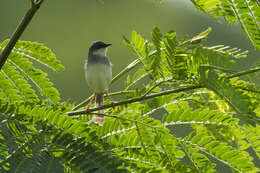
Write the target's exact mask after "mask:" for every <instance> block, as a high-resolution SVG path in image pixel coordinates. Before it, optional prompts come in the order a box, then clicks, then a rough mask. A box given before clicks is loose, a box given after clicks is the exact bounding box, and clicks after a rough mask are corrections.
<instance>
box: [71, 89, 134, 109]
mask: <svg viewBox="0 0 260 173" xmlns="http://www.w3.org/2000/svg"><path fill="white" fill-rule="evenodd" d="M131 92H134V91H132V90H129V91H117V92H113V93H109V94H108V95H104V97H111V96H117V95H123V94H129V93H131ZM92 97H93V94H92V95H91V96H90V97H88V98H87V99H85V100H84V101H82V102H81V103H79V104H78V105H76V106H75V107H74V108H73V109H72V110H73V111H75V110H77V109H79V108H80V107H82V106H83V105H84V104H86V103H87V102H89V101H90V99H91V98H92Z"/></svg>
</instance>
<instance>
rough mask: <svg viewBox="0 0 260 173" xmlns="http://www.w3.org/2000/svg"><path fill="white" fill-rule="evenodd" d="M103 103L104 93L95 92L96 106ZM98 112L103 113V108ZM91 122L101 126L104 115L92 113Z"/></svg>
mask: <svg viewBox="0 0 260 173" xmlns="http://www.w3.org/2000/svg"><path fill="white" fill-rule="evenodd" d="M103 105H104V94H97V95H96V107H99V106H103ZM98 113H100V114H103V113H104V110H99V111H98ZM92 120H93V122H94V123H96V124H98V125H100V126H102V125H103V124H104V116H100V115H94V116H93V119H92Z"/></svg>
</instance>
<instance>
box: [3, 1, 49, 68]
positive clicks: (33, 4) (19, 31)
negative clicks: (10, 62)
mask: <svg viewBox="0 0 260 173" xmlns="http://www.w3.org/2000/svg"><path fill="white" fill-rule="evenodd" d="M43 1H44V0H37V1H34V0H31V8H30V9H29V10H28V11H27V13H26V14H25V15H24V17H23V19H22V20H21V22H20V24H19V25H18V27H17V28H16V30H15V31H14V33H13V34H12V36H11V39H10V40H9V42H8V44H7V45H6V46H5V48H4V50H3V52H2V53H1V54H0V70H1V69H2V67H3V65H4V64H5V62H6V60H7V58H8V56H9V54H10V53H11V51H12V49H13V48H14V46H15V44H16V42H17V41H18V39H19V38H20V37H21V35H22V33H23V32H24V30H25V29H26V27H27V26H28V24H29V23H30V22H31V20H32V18H33V16H34V15H35V13H36V12H37V10H38V9H39V8H40V6H41V4H42V3H43Z"/></svg>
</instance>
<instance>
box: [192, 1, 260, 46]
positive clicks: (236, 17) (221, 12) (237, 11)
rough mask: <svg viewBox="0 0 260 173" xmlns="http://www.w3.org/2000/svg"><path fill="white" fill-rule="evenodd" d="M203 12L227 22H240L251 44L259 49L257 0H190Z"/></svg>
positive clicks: (259, 6)
mask: <svg viewBox="0 0 260 173" xmlns="http://www.w3.org/2000/svg"><path fill="white" fill-rule="evenodd" d="M191 2H192V3H193V4H194V5H195V6H196V7H197V8H198V9H199V10H200V11H202V12H203V13H205V14H207V15H209V16H211V17H214V18H217V17H223V18H224V19H225V20H226V21H227V22H228V23H238V22H239V23H240V25H241V27H242V29H243V31H244V33H245V34H246V35H247V37H248V38H249V39H250V41H251V42H252V44H253V45H254V46H255V47H257V48H258V49H260V5H259V1H257V0H206V1H205V0H191Z"/></svg>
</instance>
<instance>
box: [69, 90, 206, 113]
mask: <svg viewBox="0 0 260 173" xmlns="http://www.w3.org/2000/svg"><path fill="white" fill-rule="evenodd" d="M202 87H203V86H201V85H191V86H187V87H184V88H178V89H172V90H167V91H162V92H158V93H154V94H150V95H146V96H140V97H137V98H132V99H128V100H123V101H121V102H117V103H111V104H107V105H103V106H100V107H96V108H92V109H88V112H86V111H85V110H81V111H72V112H67V114H68V115H69V116H73V115H81V114H87V113H90V112H94V111H97V110H102V109H108V108H111V107H115V106H120V105H126V104H129V103H134V102H138V101H143V100H147V99H151V98H155V97H159V96H163V95H168V94H172V93H178V92H182V91H188V90H193V89H198V88H202Z"/></svg>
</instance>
